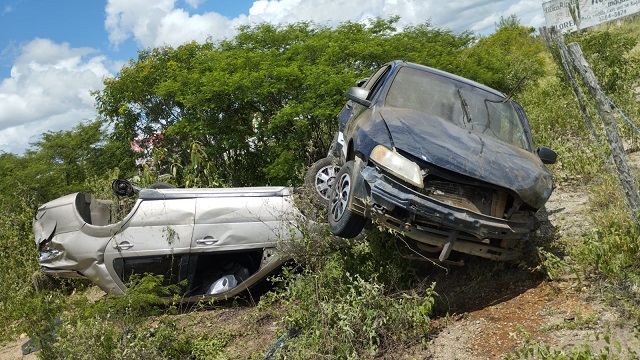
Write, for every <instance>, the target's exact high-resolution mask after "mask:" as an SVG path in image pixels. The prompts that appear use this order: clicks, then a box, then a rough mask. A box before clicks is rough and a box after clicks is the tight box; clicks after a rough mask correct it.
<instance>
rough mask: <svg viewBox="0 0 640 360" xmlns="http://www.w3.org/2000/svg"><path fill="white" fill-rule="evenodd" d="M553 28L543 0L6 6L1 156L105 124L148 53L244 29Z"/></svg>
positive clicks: (0, 66)
mask: <svg viewBox="0 0 640 360" xmlns="http://www.w3.org/2000/svg"><path fill="white" fill-rule="evenodd" d="M512 14H515V15H516V16H518V17H519V18H520V20H521V22H522V23H523V24H524V25H529V26H534V27H539V26H542V25H543V23H544V15H543V12H542V1H541V0H497V1H489V0H462V1H449V2H442V1H441V0H355V1H354V0H257V1H253V0H232V1H226V0H103V1H98V0H0V153H2V152H9V153H14V154H19V155H20V154H22V153H23V152H24V151H25V149H27V148H29V146H30V145H29V144H30V143H33V142H35V141H37V140H39V138H40V136H41V135H42V134H43V133H45V132H48V131H61V130H70V129H72V128H73V127H74V126H76V125H77V124H78V123H80V122H82V121H88V120H92V119H94V118H95V116H96V113H95V108H94V99H93V98H92V97H91V96H90V94H89V93H90V92H91V91H95V90H100V89H102V83H103V80H104V79H105V78H108V77H113V76H115V75H116V74H117V73H118V70H119V69H120V68H121V67H122V65H123V64H124V63H126V62H127V61H129V59H132V58H135V57H136V55H137V51H138V49H144V48H149V47H155V46H163V45H169V46H179V45H180V44H183V43H185V42H189V41H199V42H202V41H205V40H206V39H207V38H212V39H214V40H216V39H222V38H230V37H233V36H234V34H235V28H236V27H237V26H239V25H250V24H256V23H261V22H270V23H288V22H296V21H315V22H317V23H321V24H324V25H329V26H332V25H337V24H339V23H341V22H344V21H347V20H350V21H365V20H366V19H368V18H372V17H383V18H386V17H389V16H391V15H399V16H400V18H401V20H400V25H408V24H416V23H422V22H425V21H427V20H430V21H431V23H432V24H433V25H434V26H436V27H440V28H447V29H450V30H453V31H455V32H460V31H464V30H471V31H474V32H476V33H478V34H489V33H490V32H492V31H493V30H494V25H495V23H496V22H497V21H498V20H499V19H500V17H501V16H509V15H512Z"/></svg>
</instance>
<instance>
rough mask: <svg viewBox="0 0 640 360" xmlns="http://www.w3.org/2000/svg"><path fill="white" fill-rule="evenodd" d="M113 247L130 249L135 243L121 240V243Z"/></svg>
mask: <svg viewBox="0 0 640 360" xmlns="http://www.w3.org/2000/svg"><path fill="white" fill-rule="evenodd" d="M113 247H114V248H116V249H120V250H129V249H131V248H132V247H133V244H132V243H130V242H128V241H121V242H120V243H118V244H115V245H113Z"/></svg>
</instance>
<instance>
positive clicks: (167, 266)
mask: <svg viewBox="0 0 640 360" xmlns="http://www.w3.org/2000/svg"><path fill="white" fill-rule="evenodd" d="M133 211H134V214H133V215H132V216H131V217H130V218H129V219H128V221H126V224H124V226H123V227H122V230H121V231H118V232H116V233H115V234H114V235H113V237H112V238H111V240H110V241H109V244H108V245H107V248H106V249H105V255H104V260H105V264H106V266H107V268H108V270H109V272H110V273H111V275H112V277H113V278H114V280H115V281H116V282H117V285H118V287H120V288H123V287H124V284H125V283H126V282H128V281H129V279H130V278H131V276H132V275H143V274H145V273H152V274H154V275H163V276H164V279H165V283H166V284H168V283H177V282H179V281H182V280H184V279H186V271H187V265H188V260H189V248H190V246H191V238H192V234H193V224H194V218H195V215H194V211H195V199H194V198H184V196H183V198H180V196H173V197H171V196H169V195H167V197H166V198H158V197H156V198H153V199H144V198H142V197H141V198H140V199H139V200H138V202H137V203H136V208H135V209H134V210H133Z"/></svg>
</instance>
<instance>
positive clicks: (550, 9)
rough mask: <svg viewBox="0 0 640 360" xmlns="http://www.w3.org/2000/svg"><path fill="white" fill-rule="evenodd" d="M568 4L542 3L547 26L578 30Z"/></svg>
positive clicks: (560, 1)
mask: <svg viewBox="0 0 640 360" xmlns="http://www.w3.org/2000/svg"><path fill="white" fill-rule="evenodd" d="M638 1H640V0H638ZM569 6H570V2H569V1H567V0H552V1H548V2H545V3H543V4H542V10H544V19H545V21H546V23H547V27H552V26H555V27H556V29H558V30H559V31H561V32H568V31H576V30H578V27H577V26H576V24H575V23H574V21H573V18H572V17H571V12H570V11H569Z"/></svg>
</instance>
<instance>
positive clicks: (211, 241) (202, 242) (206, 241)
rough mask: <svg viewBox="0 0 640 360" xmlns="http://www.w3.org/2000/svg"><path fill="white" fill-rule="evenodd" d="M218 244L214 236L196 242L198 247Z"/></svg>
mask: <svg viewBox="0 0 640 360" xmlns="http://www.w3.org/2000/svg"><path fill="white" fill-rule="evenodd" d="M217 242H218V240H216V238H214V237H213V236H205V237H203V238H202V239H198V240H196V244H198V245H213V244H215V243H217Z"/></svg>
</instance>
